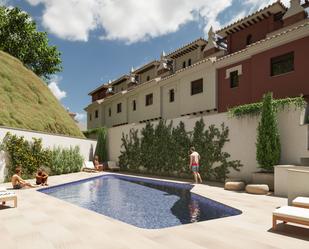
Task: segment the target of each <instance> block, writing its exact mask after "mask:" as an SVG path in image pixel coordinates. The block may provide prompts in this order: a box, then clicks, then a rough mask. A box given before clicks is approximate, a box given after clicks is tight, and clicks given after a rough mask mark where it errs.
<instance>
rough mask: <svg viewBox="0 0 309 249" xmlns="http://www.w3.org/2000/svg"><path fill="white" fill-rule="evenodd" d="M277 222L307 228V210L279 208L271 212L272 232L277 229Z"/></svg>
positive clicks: (308, 224)
mask: <svg viewBox="0 0 309 249" xmlns="http://www.w3.org/2000/svg"><path fill="white" fill-rule="evenodd" d="M277 221H283V222H284V223H287V222H291V223H296V224H301V225H306V226H309V209H306V208H300V207H291V206H284V207H280V208H278V209H276V210H275V211H274V212H273V230H275V229H276V227H277Z"/></svg>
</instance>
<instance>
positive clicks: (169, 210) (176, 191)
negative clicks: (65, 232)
mask: <svg viewBox="0 0 309 249" xmlns="http://www.w3.org/2000/svg"><path fill="white" fill-rule="evenodd" d="M192 187H193V186H192V185H190V184H180V183H172V182H163V181H157V180H150V179H142V178H136V177H127V176H120V175H104V176H101V177H97V178H94V179H88V180H83V181H80V182H74V183H70V184H65V185H62V186H61V185H60V186H55V187H50V188H46V189H42V190H39V191H41V192H43V193H46V194H49V195H51V196H54V197H57V198H59V199H62V200H65V201H68V202H70V203H73V204H76V205H78V206H80V207H83V208H87V209H89V210H92V211H95V212H98V213H100V214H103V215H106V216H109V217H112V218H114V219H118V220H120V221H123V222H126V223H129V224H131V225H134V226H137V227H140V228H148V229H156V228H164V227H171V226H176V225H180V224H188V223H193V222H200V221H205V220H210V219H216V218H222V217H227V216H232V215H238V214H240V213H241V212H240V211H239V210H237V209H234V208H231V207H228V206H226V205H223V204H221V203H218V202H216V201H213V200H210V199H208V198H205V197H202V196H199V195H196V194H194V193H191V192H190V190H191V189H192Z"/></svg>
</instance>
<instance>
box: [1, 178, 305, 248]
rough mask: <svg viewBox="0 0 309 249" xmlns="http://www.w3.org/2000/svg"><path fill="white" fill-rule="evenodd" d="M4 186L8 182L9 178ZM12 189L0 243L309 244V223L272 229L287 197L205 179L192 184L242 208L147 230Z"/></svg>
mask: <svg viewBox="0 0 309 249" xmlns="http://www.w3.org/2000/svg"><path fill="white" fill-rule="evenodd" d="M98 174H99V173H98ZM98 174H90V173H83V172H81V173H74V174H68V175H62V176H53V177H50V179H49V183H50V185H57V184H61V183H66V182H71V181H76V180H80V179H85V178H88V177H93V176H96V175H98ZM100 174H105V173H100ZM2 186H6V187H11V186H10V184H2V185H1V186H0V187H2ZM15 192H16V193H17V195H18V207H17V208H0V248H1V249H2V248H5V249H10V248H13V249H19V248H23V249H28V248H29V249H36V248H40V249H41V248H44V249H55V248H57V249H60V248H61V249H63V248H65V249H70V248H72V249H73V248H74V249H79V248H84V249H88V248H89V249H92V248H96V249H97V248H106V249H118V248H119V249H131V248H132V249H133V248H134V249H138V248H141V249H148V248H154V249H156V248H162V249H165V248H177V249H182V248H183V249H200V248H219V249H224V248H229V249H231V248H250V249H253V248H272V249H274V248H286V249H290V248H291V249H297V248H309V228H304V227H300V226H296V225H295V226H292V225H279V226H278V231H276V232H273V231H271V214H272V211H273V210H274V209H275V208H276V207H279V206H283V205H286V203H287V199H285V198H279V197H273V196H257V195H249V194H246V193H236V192H230V191H225V190H224V189H223V188H221V187H218V186H211V185H207V184H203V185H196V186H195V187H194V188H193V189H192V192H195V193H197V194H200V195H204V196H206V197H208V198H210V199H213V200H216V201H219V202H222V203H224V204H226V205H229V206H232V207H234V208H237V209H240V210H242V212H243V214H241V215H238V216H232V217H227V218H222V219H216V220H209V221H205V222H199V223H194V224H188V225H181V226H176V227H171V228H165V229H158V230H145V229H140V228H137V227H134V226H131V225H128V224H126V223H122V222H120V221H118V220H114V219H112V218H109V217H106V216H103V215H101V214H97V213H95V212H92V211H89V210H87V209H83V208H80V207H78V206H75V205H73V204H70V203H67V202H64V201H61V200H59V199H56V198H53V197H51V196H48V195H45V194H43V193H40V192H38V191H36V189H27V190H17V191H15ZM8 204H10V203H8Z"/></svg>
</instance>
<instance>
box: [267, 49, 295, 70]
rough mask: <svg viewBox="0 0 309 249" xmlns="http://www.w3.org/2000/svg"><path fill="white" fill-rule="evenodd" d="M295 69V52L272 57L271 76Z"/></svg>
mask: <svg viewBox="0 0 309 249" xmlns="http://www.w3.org/2000/svg"><path fill="white" fill-rule="evenodd" d="M293 70H294V52H291V53H287V54H284V55H280V56H277V57H274V58H271V76H276V75H280V74H284V73H288V72H291V71H293Z"/></svg>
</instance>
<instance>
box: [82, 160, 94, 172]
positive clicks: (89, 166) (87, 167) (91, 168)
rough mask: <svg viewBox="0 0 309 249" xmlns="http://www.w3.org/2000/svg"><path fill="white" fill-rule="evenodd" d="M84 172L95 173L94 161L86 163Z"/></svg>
mask: <svg viewBox="0 0 309 249" xmlns="http://www.w3.org/2000/svg"><path fill="white" fill-rule="evenodd" d="M82 171H85V172H95V171H96V170H95V167H94V164H93V162H92V161H85V162H84V166H83V168H82Z"/></svg>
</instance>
